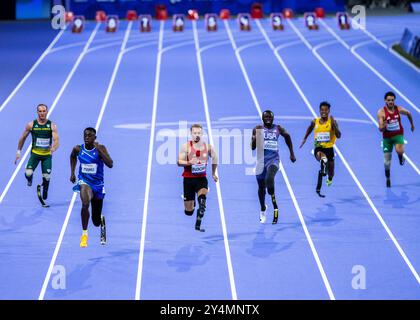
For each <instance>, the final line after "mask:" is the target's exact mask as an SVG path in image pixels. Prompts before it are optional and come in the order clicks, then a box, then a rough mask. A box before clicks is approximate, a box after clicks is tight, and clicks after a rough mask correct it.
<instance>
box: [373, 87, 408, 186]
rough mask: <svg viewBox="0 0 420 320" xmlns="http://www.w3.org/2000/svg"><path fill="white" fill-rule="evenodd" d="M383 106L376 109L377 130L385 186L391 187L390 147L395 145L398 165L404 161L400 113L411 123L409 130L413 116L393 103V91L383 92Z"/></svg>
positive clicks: (402, 129)
mask: <svg viewBox="0 0 420 320" xmlns="http://www.w3.org/2000/svg"><path fill="white" fill-rule="evenodd" d="M384 98H385V106H384V107H382V108H381V109H379V110H378V123H379V131H381V132H382V137H383V140H382V149H383V152H384V164H385V177H386V186H387V187H388V188H390V187H391V157H392V149H393V147H394V145H395V151H396V152H397V154H398V159H399V160H400V165H403V164H404V162H405V159H404V128H403V126H402V121H401V115H405V116H407V118H408V120H409V121H410V124H411V131H414V123H413V117H412V116H411V113H410V112H409V111H408V110H406V109H404V108H402V107H399V106H397V105H395V94H394V93H393V92H391V91H390V92H387V93H385V97H384Z"/></svg>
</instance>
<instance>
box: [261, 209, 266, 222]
mask: <svg viewBox="0 0 420 320" xmlns="http://www.w3.org/2000/svg"><path fill="white" fill-rule="evenodd" d="M266 213H267V205H265V210H264V211H260V223H265V221H266V220H267V216H266Z"/></svg>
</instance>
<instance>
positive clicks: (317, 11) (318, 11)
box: [315, 7, 325, 19]
mask: <svg viewBox="0 0 420 320" xmlns="http://www.w3.org/2000/svg"><path fill="white" fill-rule="evenodd" d="M315 15H316V17H317V18H319V19H323V18H325V11H324V8H321V7H318V8H315Z"/></svg>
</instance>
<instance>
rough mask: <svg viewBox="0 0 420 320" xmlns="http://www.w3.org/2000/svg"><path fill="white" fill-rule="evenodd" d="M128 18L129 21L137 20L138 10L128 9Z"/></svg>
mask: <svg viewBox="0 0 420 320" xmlns="http://www.w3.org/2000/svg"><path fill="white" fill-rule="evenodd" d="M126 18H127V20H128V21H135V20H137V11H136V10H128V11H127V17H126Z"/></svg>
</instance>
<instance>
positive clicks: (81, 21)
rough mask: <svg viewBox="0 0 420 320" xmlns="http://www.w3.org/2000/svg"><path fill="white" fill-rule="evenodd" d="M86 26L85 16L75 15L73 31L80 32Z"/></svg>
mask: <svg viewBox="0 0 420 320" xmlns="http://www.w3.org/2000/svg"><path fill="white" fill-rule="evenodd" d="M84 26H85V17H84V16H75V17H74V19H73V25H72V27H71V32H73V33H80V32H82V31H83V28H84Z"/></svg>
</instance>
